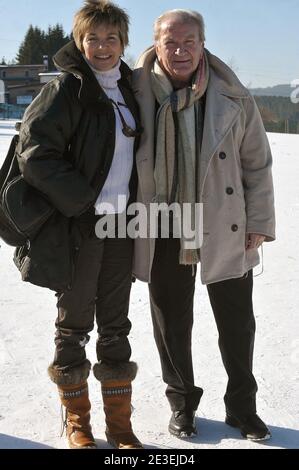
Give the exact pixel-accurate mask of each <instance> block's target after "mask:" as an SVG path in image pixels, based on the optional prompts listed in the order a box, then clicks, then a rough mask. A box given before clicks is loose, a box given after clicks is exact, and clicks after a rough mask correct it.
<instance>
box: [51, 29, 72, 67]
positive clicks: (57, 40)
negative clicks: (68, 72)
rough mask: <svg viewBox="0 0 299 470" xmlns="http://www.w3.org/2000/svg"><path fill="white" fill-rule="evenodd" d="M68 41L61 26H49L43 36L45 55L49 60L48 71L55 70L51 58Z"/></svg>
mask: <svg viewBox="0 0 299 470" xmlns="http://www.w3.org/2000/svg"><path fill="white" fill-rule="evenodd" d="M69 41H70V38H69V36H66V35H65V32H64V30H63V27H62V25H60V24H56V25H55V26H49V28H48V32H47V33H46V34H45V54H46V55H47V56H48V58H49V70H55V66H54V63H53V56H54V55H55V54H56V52H57V51H58V50H59V49H61V47H63V46H64V45H65V44H67V43H68V42H69Z"/></svg>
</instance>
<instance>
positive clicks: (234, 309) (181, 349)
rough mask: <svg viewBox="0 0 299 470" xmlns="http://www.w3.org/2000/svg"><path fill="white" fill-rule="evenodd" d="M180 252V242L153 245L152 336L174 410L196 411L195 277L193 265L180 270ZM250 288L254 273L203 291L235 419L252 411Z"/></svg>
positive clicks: (227, 400)
mask: <svg viewBox="0 0 299 470" xmlns="http://www.w3.org/2000/svg"><path fill="white" fill-rule="evenodd" d="M179 250H180V241H179V240H178V239H164V240H163V239H158V240H156V250H155V258H154V263H153V268H152V277H151V283H150V285H149V290H150V300H151V313H152V320H153V327H154V335H155V340H156V344H157V347H158V351H159V355H160V360H161V365H162V373H163V380H164V382H165V383H166V384H167V389H166V395H167V398H168V400H169V403H170V406H171V409H172V411H174V410H183V409H192V410H196V409H197V407H198V404H199V401H200V398H201V395H202V389H201V388H199V387H196V386H195V385H194V376H193V365H192V351H191V346H192V344H191V342H192V339H191V336H192V326H193V297H194V288H195V275H193V274H194V273H193V272H192V267H191V266H182V265H179V262H178V260H179ZM252 287H253V275H252V271H249V272H248V273H247V275H246V276H244V277H243V278H240V279H230V280H227V281H222V282H217V283H215V284H209V285H208V286H207V289H208V294H209V297H210V302H211V306H212V309H213V313H214V317H215V320H216V324H217V328H218V332H219V347H220V351H221V355H222V360H223V363H224V366H225V369H226V372H227V374H228V385H227V390H226V394H225V396H224V401H225V405H226V410H227V411H228V412H230V413H231V414H233V415H236V416H242V415H247V414H251V413H255V411H256V402H255V398H256V392H257V385H256V381H255V379H254V376H253V374H252V359H253V346H254V337H255V319H254V314H253V307H252ZM196 360H200V358H196ZM207 366H208V365H207Z"/></svg>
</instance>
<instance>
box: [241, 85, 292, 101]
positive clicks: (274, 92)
mask: <svg viewBox="0 0 299 470" xmlns="http://www.w3.org/2000/svg"><path fill="white" fill-rule="evenodd" d="M292 91H294V88H292V87H291V85H276V86H272V87H267V88H250V93H251V94H252V95H254V96H283V97H284V98H289V97H290V95H291V93H292Z"/></svg>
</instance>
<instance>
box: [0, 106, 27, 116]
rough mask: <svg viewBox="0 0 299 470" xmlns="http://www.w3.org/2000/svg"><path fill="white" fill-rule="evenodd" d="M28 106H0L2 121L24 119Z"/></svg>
mask: <svg viewBox="0 0 299 470" xmlns="http://www.w3.org/2000/svg"><path fill="white" fill-rule="evenodd" d="M26 108H27V105H13V104H6V103H2V104H0V119H22V117H23V114H24V112H25V109H26Z"/></svg>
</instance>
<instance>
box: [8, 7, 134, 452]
mask: <svg viewBox="0 0 299 470" xmlns="http://www.w3.org/2000/svg"><path fill="white" fill-rule="evenodd" d="M128 25H129V18H128V16H127V15H126V13H125V12H124V11H123V10H122V9H120V8H119V7H117V6H116V5H114V4H113V3H108V2H106V1H103V0H98V1H91V0H89V1H86V2H85V5H84V6H83V7H82V8H81V9H80V11H79V12H78V13H77V14H76V16H75V19H74V28H73V36H74V41H72V42H71V43H69V44H67V45H66V46H65V47H64V48H63V49H61V50H60V51H59V52H58V53H57V54H56V56H55V58H54V60H55V64H56V66H57V68H58V69H59V70H61V71H62V72H63V74H62V75H61V76H59V77H58V78H57V79H55V80H53V81H51V82H50V83H49V84H47V85H46V86H45V87H44V88H43V90H42V92H41V93H40V95H39V96H38V97H37V98H36V100H35V101H34V102H33V103H32V104H31V106H30V107H29V108H28V109H27V111H26V114H25V118H24V121H23V124H22V128H21V132H20V144H19V146H18V150H17V151H18V155H19V157H18V158H19V164H20V168H21V171H22V173H23V176H24V178H25V179H26V180H27V181H28V183H30V184H31V185H33V186H34V187H35V188H37V189H38V190H39V191H40V192H41V193H42V194H43V195H44V196H45V197H46V198H47V199H48V200H50V201H51V203H52V204H53V205H54V206H55V208H56V209H57V211H56V213H55V214H54V216H52V217H51V219H50V220H49V221H48V222H47V224H46V225H45V226H44V227H43V230H42V231H41V232H40V233H39V235H38V237H37V238H36V240H34V241H33V243H32V244H31V246H30V250H29V252H28V253H26V254H27V256H26V257H24V254H23V255H19V258H22V263H21V266H22V274H23V277H24V278H25V280H29V281H30V282H34V283H36V284H39V285H44V286H47V287H49V288H51V289H55V290H56V291H57V294H56V295H57V298H58V304H57V306H58V318H57V320H56V328H57V331H56V339H55V344H56V351H55V357H54V361H53V363H52V364H51V365H50V366H49V375H50V378H51V380H52V381H53V382H54V383H56V384H57V386H58V391H59V395H60V398H61V403H62V405H64V406H65V407H66V422H65V425H66V428H67V437H68V442H69V446H70V447H71V448H94V447H96V443H95V439H94V437H93V435H92V431H91V426H90V408H91V406H90V401H89V398H88V386H87V378H88V376H89V372H90V368H91V364H90V362H89V361H88V360H87V358H86V353H85V346H86V344H87V343H88V341H89V335H88V333H89V332H90V331H91V330H92V329H93V323H94V315H95V316H96V321H97V325H98V334H99V336H98V341H97V358H98V363H97V364H95V366H94V368H93V370H94V375H95V377H96V379H98V380H99V381H100V382H101V385H102V396H103V403H104V411H105V414H106V425H107V426H106V436H107V440H108V442H109V443H110V444H112V445H113V446H114V447H116V448H123V449H128V448H142V445H141V443H140V442H139V441H138V439H137V438H136V436H135V435H134V433H133V431H132V427H131V421H130V418H131V382H132V380H133V379H134V378H135V376H136V372H137V365H136V363H134V362H131V361H130V360H129V359H130V356H131V348H130V344H129V341H128V334H129V331H130V328H131V323H130V321H129V320H128V305H129V295H130V289H131V272H132V248H133V247H132V240H131V239H129V238H108V237H104V238H97V236H96V235H95V225H96V222H97V221H98V220H99V219H100V218H101V217H102V216H103V214H104V212H105V210H106V209H107V207H109V210H108V213H109V214H111V217H115V218H116V216H117V214H119V213H122V212H123V211H124V210H125V209H126V203H127V204H129V202H130V201H133V200H134V197H135V192H136V177H135V175H136V169H135V163H134V154H135V148H136V136H137V135H138V112H137V106H136V103H135V100H134V97H133V93H132V90H131V88H130V83H129V79H130V75H131V71H130V69H129V68H128V66H127V65H126V64H125V63H124V62H122V61H121V59H120V57H121V56H122V55H123V52H124V48H125V47H126V46H127V44H128ZM118 196H122V198H123V200H124V201H125V204H124V205H123V207H119V206H118V204H117V202H118ZM69 260H70V262H69ZM19 261H20V260H19ZM26 266H27V267H26ZM25 271H26V272H25Z"/></svg>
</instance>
